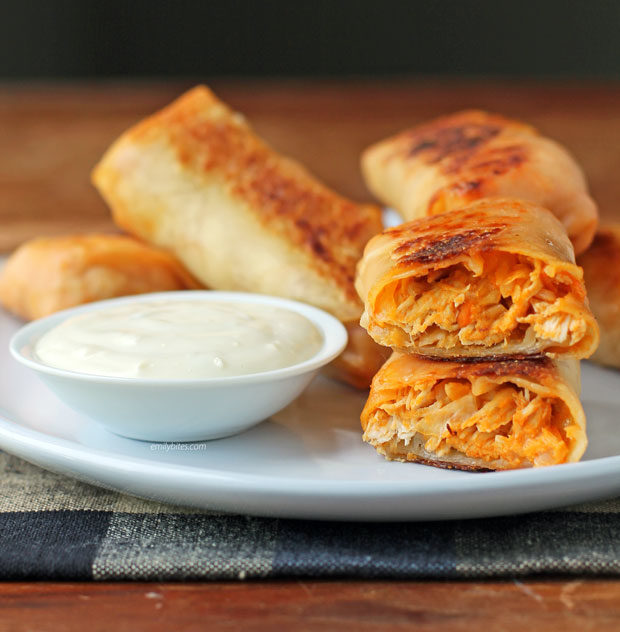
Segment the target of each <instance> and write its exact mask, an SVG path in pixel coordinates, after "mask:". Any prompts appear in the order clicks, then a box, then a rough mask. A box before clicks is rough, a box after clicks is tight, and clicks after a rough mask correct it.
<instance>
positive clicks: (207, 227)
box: [92, 86, 382, 322]
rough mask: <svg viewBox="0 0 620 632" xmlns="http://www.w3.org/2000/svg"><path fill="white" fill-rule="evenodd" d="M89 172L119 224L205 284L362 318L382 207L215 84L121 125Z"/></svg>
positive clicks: (347, 317) (348, 318)
mask: <svg viewBox="0 0 620 632" xmlns="http://www.w3.org/2000/svg"><path fill="white" fill-rule="evenodd" d="M92 177H93V182H94V184H95V186H96V187H97V188H98V189H99V192H100V193H101V194H102V196H103V197H104V198H105V200H106V201H107V203H108V204H109V206H110V208H111V209H112V214H113V217H114V221H115V222H116V223H117V224H118V225H119V226H120V227H121V228H123V229H124V230H126V231H127V232H129V233H132V234H134V235H137V236H139V237H140V238H142V239H144V240H146V241H148V242H150V243H153V244H156V245H158V246H161V247H164V248H166V249H168V250H170V251H171V252H173V253H174V254H175V255H176V256H177V257H178V258H179V259H180V260H181V261H182V262H183V263H184V264H185V266H186V267H187V268H188V270H190V272H192V274H194V275H195V276H196V278H198V279H199V280H200V281H201V282H202V283H204V284H205V285H207V286H208V287H211V288H213V289H217V290H240V291H248V292H259V293H263V294H272V295H276V296H283V297H286V298H291V299H297V300H300V301H304V302H306V303H310V304H312V305H315V306H317V307H320V308H323V309H325V310H327V311H328V312H331V313H332V314H333V315H334V316H336V317H337V318H339V319H340V320H342V321H343V322H348V321H352V320H355V319H357V318H359V315H360V314H361V311H362V310H361V304H360V301H359V299H358V297H357V295H356V293H355V289H354V286H353V280H354V276H355V264H356V263H357V261H358V259H359V258H360V257H361V254H362V250H363V248H364V245H365V244H366V242H367V241H368V239H369V238H370V237H372V236H373V235H375V234H376V233H378V232H380V230H381V229H382V225H381V215H380V211H379V209H378V208H377V207H376V206H373V205H363V204H362V205H360V204H355V203H354V202H351V201H350V200H347V199H345V198H343V197H341V196H339V195H337V194H336V193H334V192H333V191H330V190H329V189H328V188H327V187H325V186H324V185H323V184H321V183H320V182H318V181H317V180H316V179H315V178H314V177H313V176H312V175H310V173H308V171H307V170H306V169H304V168H303V167H302V166H301V165H299V164H298V163H296V162H294V161H293V160H290V159H288V158H285V157H283V156H280V155H278V154H277V153H276V152H275V151H273V150H272V149H271V148H270V147H269V146H268V145H267V144H265V143H264V142H263V141H262V140H261V139H260V138H258V137H257V136H256V134H254V132H253V131H252V129H251V128H250V126H249V125H248V124H247V122H246V121H245V119H244V118H243V117H242V116H241V115H239V114H237V113H235V112H233V111H231V110H230V109H229V108H228V107H227V106H226V105H225V104H224V103H222V102H221V101H220V100H218V99H217V98H216V97H215V95H214V94H213V93H212V92H211V91H210V90H209V89H208V88H206V87H204V86H199V87H197V88H194V89H193V90H190V91H189V92H187V93H186V94H184V95H182V96H181V97H180V98H179V99H177V100H176V101H174V102H173V103H172V104H171V105H169V106H168V107H166V108H164V109H163V110H162V111H160V112H158V113H156V114H154V115H153V116H150V117H149V118H147V119H145V120H144V121H142V122H140V123H138V124H137V125H136V126H135V127H133V128H131V129H130V130H128V131H127V132H125V133H124V134H123V135H122V136H121V137H120V138H119V139H118V140H117V141H116V142H115V143H114V144H113V145H112V146H111V147H110V149H109V150H108V151H107V152H106V154H105V155H104V156H103V158H102V159H101V161H100V163H99V164H98V165H97V167H96V168H95V170H94V171H93V175H92Z"/></svg>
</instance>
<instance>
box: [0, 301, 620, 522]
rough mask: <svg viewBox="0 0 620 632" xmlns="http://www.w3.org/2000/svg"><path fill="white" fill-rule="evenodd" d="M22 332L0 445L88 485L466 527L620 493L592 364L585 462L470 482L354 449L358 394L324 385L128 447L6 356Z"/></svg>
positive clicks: (602, 375)
mask: <svg viewBox="0 0 620 632" xmlns="http://www.w3.org/2000/svg"><path fill="white" fill-rule="evenodd" d="M20 324H21V323H19V322H18V321H17V320H15V319H13V318H11V317H9V316H7V315H6V314H5V313H4V312H2V311H1V310H0V448H2V449H4V450H6V451H7V452H11V453H13V454H16V455H18V456H20V457H22V458H24V459H26V460H28V461H31V462H32V463H36V464H38V465H40V466H42V467H44V468H47V469H49V470H53V471H55V472H61V473H63V474H67V475H69V476H74V477H76V478H79V479H82V480H84V481H87V482H89V483H92V484H95V485H101V486H104V487H110V488H113V489H117V490H120V491H124V492H127V493H130V494H134V495H137V496H143V497H147V498H153V499H157V500H162V501H167V502H172V503H176V504H183V505H188V506H194V507H201V508H207V509H217V510H225V511H232V512H239V513H247V514H254V515H261V516H279V517H289V518H318V519H337V520H431V519H451V518H473V517H483V516H493V515H502V514H510V513H518V512H525V511H533V510H539V509H546V508H553V507H559V506H562V505H567V504H571V503H576V502H582V501H585V500H590V499H598V498H604V497H609V496H613V495H617V494H620V432H618V429H619V428H620V419H619V418H618V417H619V415H618V413H619V412H620V374H619V373H615V372H613V371H606V370H604V369H600V368H598V367H595V366H592V365H588V364H584V365H583V399H584V403H585V408H586V413H587V415H588V435H589V438H590V447H589V448H588V452H587V453H586V457H585V460H584V461H582V462H581V463H576V464H572V465H560V466H555V467H549V468H542V469H536V470H522V471H514V472H497V473H484V474H480V473H478V474H476V473H468V472H457V471H447V470H440V469H435V468H432V467H427V466H423V465H415V464H408V463H407V464H405V463H391V462H388V461H385V460H384V459H383V458H381V457H379V456H378V455H377V454H376V453H375V451H374V450H373V449H372V448H371V447H369V446H367V445H365V444H364V443H362V441H361V433H360V428H359V421H358V417H359V412H360V410H361V408H362V406H363V403H364V394H363V393H359V392H357V391H355V390H353V389H349V388H347V387H344V386H341V385H339V384H337V383H335V382H332V381H329V380H327V379H324V378H317V379H316V380H315V382H314V383H313V384H312V385H311V386H310V387H309V389H308V390H307V391H306V392H305V393H304V394H303V395H302V396H301V397H300V398H299V399H298V400H297V401H296V402H294V403H293V404H292V405H291V406H289V407H288V408H287V409H285V410H284V411H282V412H280V413H278V414H277V415H275V417H274V418H273V419H271V420H270V421H266V422H264V423H262V424H260V425H259V426H257V427H255V428H253V429H251V430H249V431H247V432H245V433H243V434H241V435H238V436H235V437H231V438H228V439H221V440H218V441H210V442H205V443H197V444H151V443H146V442H141V441H134V440H131V439H124V438H121V437H118V436H116V435H114V434H111V433H109V432H107V431H106V430H104V429H103V428H102V427H101V426H99V425H98V424H96V423H95V422H93V421H91V420H89V419H88V418H85V417H83V416H81V415H79V414H77V413H75V412H73V411H72V410H71V409H69V408H67V407H66V406H65V405H63V404H62V403H61V402H60V401H59V400H58V399H57V398H56V397H55V396H54V395H53V394H52V393H51V392H50V391H49V390H48V389H47V388H46V387H45V386H44V385H43V383H41V382H39V380H38V379H37V378H36V377H35V376H34V375H33V374H32V373H31V372H30V371H29V370H28V369H26V368H25V367H22V366H20V365H19V364H18V363H17V362H16V361H15V360H13V358H11V357H10V355H9V352H8V349H7V346H8V341H9V338H10V336H11V335H12V334H13V332H14V331H16V329H17V328H18V327H19V325H20ZM172 421H174V420H172Z"/></svg>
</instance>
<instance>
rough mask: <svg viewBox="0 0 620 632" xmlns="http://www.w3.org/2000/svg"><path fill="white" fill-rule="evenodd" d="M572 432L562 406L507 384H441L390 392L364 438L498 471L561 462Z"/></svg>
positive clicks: (456, 381)
mask: <svg viewBox="0 0 620 632" xmlns="http://www.w3.org/2000/svg"><path fill="white" fill-rule="evenodd" d="M578 432H579V428H578V426H577V424H575V423H574V422H572V421H571V416H570V413H569V411H568V408H567V406H566V405H565V404H564V403H563V402H562V401H561V400H559V399H556V398H549V397H541V396H539V395H537V394H535V393H533V392H532V391H530V390H528V389H527V388H520V387H518V386H516V385H514V384H512V383H503V384H497V383H491V382H490V381H489V380H486V379H483V378H472V381H469V380H462V379H444V380H439V381H437V382H430V383H427V384H424V385H421V386H420V385H416V387H415V388H412V387H402V388H396V389H394V390H393V391H392V392H388V393H386V399H385V401H384V403H383V404H382V405H381V406H380V407H379V408H377V410H375V411H374V412H373V414H372V415H371V416H370V419H369V420H368V424H367V427H366V432H365V433H364V440H365V441H368V442H369V443H371V444H373V445H375V446H380V445H381V444H383V443H389V442H391V441H393V440H394V439H397V440H399V441H400V443H401V444H402V445H404V446H408V445H409V444H410V443H411V441H412V439H414V437H416V438H418V439H421V440H422V445H423V447H424V449H425V450H426V451H427V452H428V453H432V454H433V455H435V456H436V457H437V459H438V460H441V459H442V457H444V458H446V457H448V458H449V457H450V456H451V455H453V454H454V452H455V451H456V452H457V453H460V454H461V455H465V456H466V457H468V458H471V459H480V460H483V461H484V462H485V463H489V464H490V465H493V466H494V467H496V468H499V469H509V468H518V467H530V466H534V467H538V466H543V465H552V464H557V463H563V462H565V461H566V459H567V456H568V453H569V441H570V440H572V439H574V438H576V437H577V434H578Z"/></svg>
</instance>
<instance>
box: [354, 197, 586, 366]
mask: <svg viewBox="0 0 620 632" xmlns="http://www.w3.org/2000/svg"><path fill="white" fill-rule="evenodd" d="M356 287H357V290H358V292H359V295H360V296H361V297H362V299H363V300H364V301H365V311H364V314H363V316H362V319H361V324H362V326H364V327H365V328H366V329H367V330H368V332H369V333H370V335H371V336H372V338H374V340H376V341H377V342H378V343H379V344H382V345H385V346H389V347H392V348H395V349H401V350H408V351H411V352H415V353H418V354H422V355H427V356H433V357H485V356H497V355H511V354H522V355H524V354H527V355H534V354H539V353H542V352H544V353H547V354H553V355H555V354H558V355H559V354H570V355H575V356H577V357H579V358H585V357H588V356H589V355H591V354H592V353H593V352H594V350H595V349H596V346H597V344H598V327H597V324H596V321H595V319H594V317H593V315H592V313H591V312H590V310H589V308H588V300H587V297H586V292H585V287H584V284H583V280H582V270H581V268H579V267H578V266H577V265H575V260H574V255H573V249H572V246H571V244H570V241H569V240H568V238H567V236H566V231H565V230H564V228H563V226H562V225H561V224H560V222H559V221H558V220H557V219H556V218H555V217H554V216H553V215H552V214H551V213H549V212H548V211H547V210H545V209H543V208H541V207H539V206H536V205H534V204H531V203H527V202H521V201H518V200H502V199H493V200H482V201H480V202H476V203H475V204H472V205H471V206H469V207H466V208H464V209H461V210H458V211H452V212H449V213H444V214H443V215H435V216H433V217H427V218H422V219H419V220H416V221H413V222H409V223H407V224H403V225H401V226H396V227H394V228H391V229H388V230H386V231H385V232H383V233H382V234H380V235H377V236H376V237H374V238H373V239H372V240H371V241H370V242H369V243H368V245H367V246H366V249H365V252H364V257H363V258H362V260H361V261H360V263H359V266H358V273H357V280H356Z"/></svg>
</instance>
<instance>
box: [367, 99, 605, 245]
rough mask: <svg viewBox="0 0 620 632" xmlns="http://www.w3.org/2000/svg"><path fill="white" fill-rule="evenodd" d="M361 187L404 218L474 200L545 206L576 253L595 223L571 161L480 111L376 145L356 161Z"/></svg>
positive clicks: (528, 130) (521, 127) (524, 128)
mask: <svg viewBox="0 0 620 632" xmlns="http://www.w3.org/2000/svg"><path fill="white" fill-rule="evenodd" d="M362 170H363V173H364V177H365V180H366V184H367V185H368V188H369V189H370V190H371V191H372V192H373V193H374V194H375V195H376V196H377V197H378V198H379V199H380V200H381V201H383V202H384V203H386V204H389V205H390V206H393V207H394V208H396V209H397V210H398V211H400V213H401V214H402V216H403V217H404V218H405V219H407V220H412V219H416V218H418V217H423V216H426V215H434V214H437V213H444V212H446V211H450V210H453V209H456V208H460V207H462V206H465V205H466V204H469V203H471V202H473V201H475V200H478V199H481V198H489V197H511V198H519V199H524V200H528V201H530V202H534V203H536V204H540V205H541V206H544V207H545V208H548V209H549V210H550V211H551V212H552V213H553V214H554V215H556V217H558V218H559V219H560V220H561V222H562V223H563V224H564V226H565V228H566V230H567V232H568V236H569V237H570V239H571V241H572V242H573V246H574V248H575V252H576V253H577V254H579V253H580V252H583V251H584V250H585V249H586V248H587V247H588V245H589V243H590V242H591V241H592V237H593V236H594V232H595V230H596V226H597V222H598V210H597V207H596V204H595V203H594V201H593V200H592V198H591V197H590V196H589V194H588V189H587V184H586V181H585V178H584V175H583V173H582V171H581V169H580V168H579V166H578V165H577V163H576V162H575V159H574V158H573V157H572V156H571V155H570V154H569V153H568V151H566V149H564V147H562V146H561V145H560V144H558V143H556V142H555V141H553V140H551V139H549V138H545V137H544V136H541V135H540V134H539V133H538V132H537V131H536V130H535V129H534V128H533V127H531V126H529V125H525V124H523V123H521V122H519V121H515V120H511V119H508V118H505V117H503V116H499V115H496V114H489V113H487V112H482V111H479V110H467V111H464V112H458V113H456V114H452V115H450V116H444V117H442V118H438V119H436V120H433V121H430V122H428V123H426V124H423V125H420V126H419V127H415V128H413V129H411V130H407V131H404V132H401V133H400V134H397V135H396V136H393V137H392V138H388V139H386V140H383V141H381V142H378V143H376V144H375V145H372V146H371V147H369V148H368V149H367V150H366V151H365V152H364V153H363V155H362Z"/></svg>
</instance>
